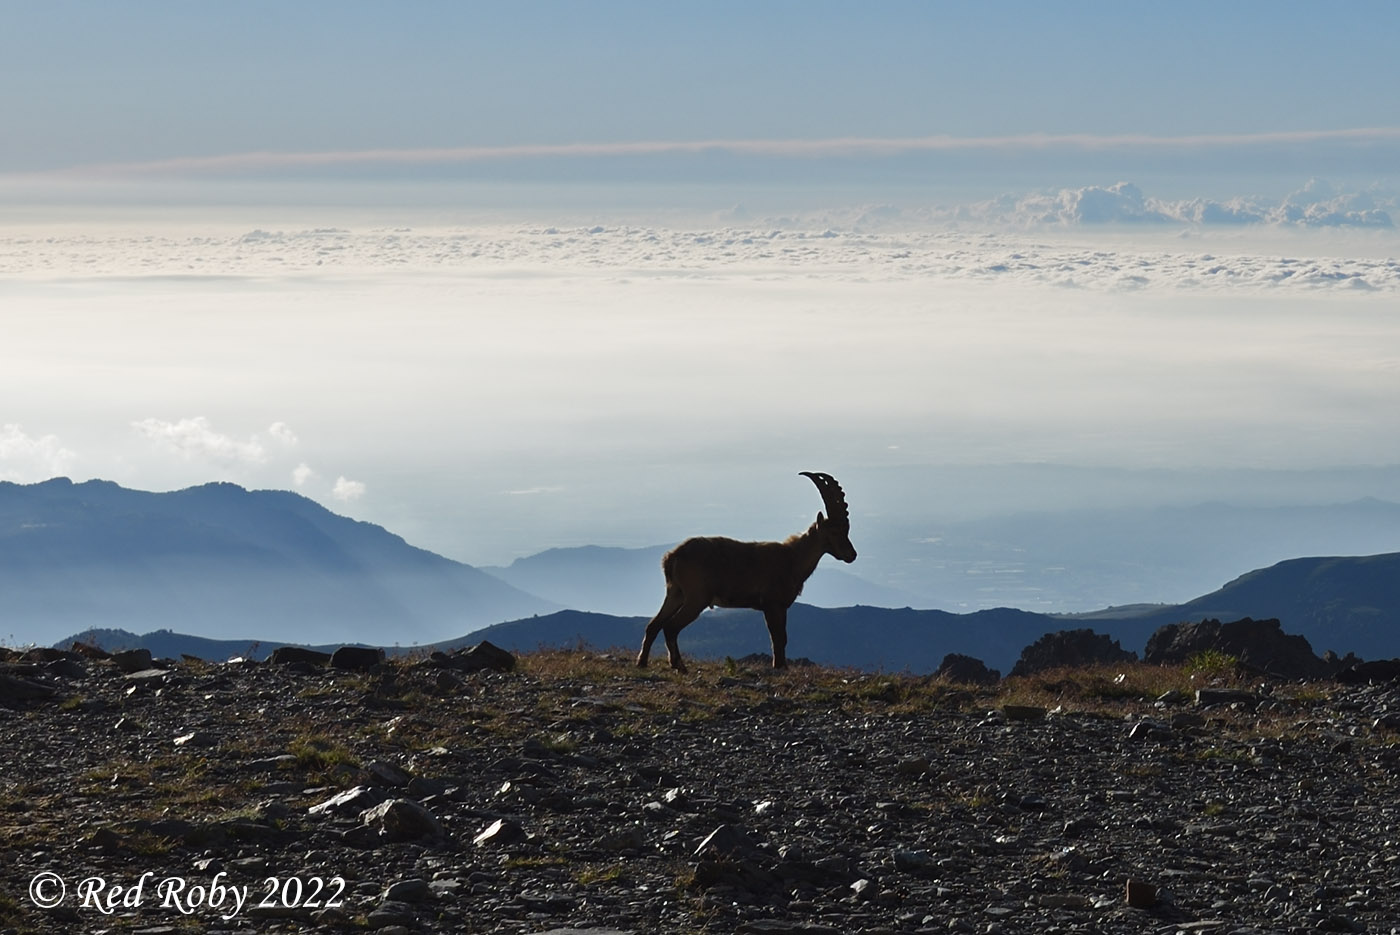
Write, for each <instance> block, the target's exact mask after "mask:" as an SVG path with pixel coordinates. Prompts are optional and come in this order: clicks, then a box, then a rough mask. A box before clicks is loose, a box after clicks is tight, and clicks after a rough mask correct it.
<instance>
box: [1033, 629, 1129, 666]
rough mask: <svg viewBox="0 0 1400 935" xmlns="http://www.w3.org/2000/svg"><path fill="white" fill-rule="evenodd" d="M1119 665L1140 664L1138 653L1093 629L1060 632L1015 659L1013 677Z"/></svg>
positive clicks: (1048, 636)
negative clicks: (1050, 671) (1082, 667)
mask: <svg viewBox="0 0 1400 935" xmlns="http://www.w3.org/2000/svg"><path fill="white" fill-rule="evenodd" d="M1120 662H1137V653H1134V652H1130V651H1128V650H1126V649H1124V648H1123V647H1122V646H1120V645H1118V641H1117V640H1115V639H1113V638H1112V637H1110V636H1108V635H1107V634H1104V633H1095V632H1094V631H1093V630H1060V631H1059V632H1057V633H1047V634H1045V635H1044V636H1042V637H1041V638H1040V639H1038V640H1036V641H1035V642H1034V643H1032V644H1031V645H1029V646H1027V647H1026V648H1025V649H1023V650H1021V658H1020V659H1018V660H1016V665H1015V666H1013V667H1012V669H1011V674H1012V675H1013V676H1017V675H1034V674H1035V673H1037V672H1043V671H1045V670H1046V669H1062V668H1075V667H1078V666H1087V665H1099V664H1107V665H1112V664H1115V663H1120Z"/></svg>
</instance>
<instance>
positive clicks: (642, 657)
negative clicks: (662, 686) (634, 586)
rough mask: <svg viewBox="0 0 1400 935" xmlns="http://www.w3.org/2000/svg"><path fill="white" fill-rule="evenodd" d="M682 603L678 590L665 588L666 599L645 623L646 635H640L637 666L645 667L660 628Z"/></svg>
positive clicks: (659, 633)
mask: <svg viewBox="0 0 1400 935" xmlns="http://www.w3.org/2000/svg"><path fill="white" fill-rule="evenodd" d="M683 603H684V599H683V598H682V596H681V592H680V591H678V590H675V589H674V588H667V589H666V599H665V600H664V601H662V602H661V609H660V610H658V611H657V612H656V616H655V617H652V618H651V622H650V623H648V624H647V632H646V636H644V637H642V651H641V652H639V653H637V668H639V669H645V668H646V665H647V659H649V658H650V657H651V644H652V643H655V642H656V638H657V637H658V636H660V635H661V628H662V627H663V626H665V625H666V621H667V620H669V619H670V618H671V617H674V616H675V614H676V611H678V610H680V609H681V604H683Z"/></svg>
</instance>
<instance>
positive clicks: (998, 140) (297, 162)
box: [0, 127, 1400, 179]
mask: <svg viewBox="0 0 1400 935" xmlns="http://www.w3.org/2000/svg"><path fill="white" fill-rule="evenodd" d="M1396 141H1400V127H1359V128H1353V129H1343V130H1281V131H1268V132H1262V133H1198V134H1187V135H1182V136H1161V135H1154V134H1141V133H1137V134H1089V133H1067V134H1053V133H1028V134H1016V135H1011V136H977V137H956V136H948V135H932V136H917V137H825V138H817V139H708V140H635V141H621V142H611V143H603V142H573V143H521V144H500V145H467V146H448V147H414V148H405V149H394V148H382V147H381V148H371V149H357V150H321V151H308V152H295V151H292V152H276V151H271V150H255V151H249V152H242V153H224V154H219V155H210V156H176V157H171V158H166V159H154V160H142V161H137V162H116V163H95V164H87V165H79V166H70V167H66V168H61V169H43V170H37V171H27V172H23V171H22V172H5V173H0V179H4V178H10V179H26V178H27V179H34V178H48V179H65V178H68V179H72V178H82V177H124V176H125V177H131V176H144V175H152V174H159V173H180V174H192V175H217V174H220V173H224V172H233V173H245V172H258V171H266V170H277V169H298V168H316V167H332V166H347V165H357V164H358V165H367V164H384V165H407V166H412V165H444V164H452V163H480V162H499V161H509V160H534V159H549V158H583V159H606V158H614V157H626V156H669V155H694V154H697V153H706V152H728V153H731V154H734V155H739V156H752V157H758V158H784V157H786V158H799V159H823V158H851V157H859V156H875V157H879V156H896V155H901V154H907V153H957V152H970V151H976V150H1002V151H1015V150H1022V151H1026V152H1040V151H1046V150H1054V149H1059V150H1069V151H1075V150H1077V151H1082V152H1104V151H1112V150H1129V149H1155V150H1162V149H1175V150H1184V149H1205V150H1212V149H1230V148H1242V147H1255V146H1270V145H1306V144H1317V143H1358V144H1367V143H1387V142H1396Z"/></svg>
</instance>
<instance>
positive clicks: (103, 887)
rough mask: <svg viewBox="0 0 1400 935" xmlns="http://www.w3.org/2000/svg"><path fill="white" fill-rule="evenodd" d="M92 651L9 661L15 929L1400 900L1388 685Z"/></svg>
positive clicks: (811, 924) (932, 915)
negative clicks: (217, 658)
mask: <svg viewBox="0 0 1400 935" xmlns="http://www.w3.org/2000/svg"><path fill="white" fill-rule="evenodd" d="M104 656H105V654H101V653H97V652H90V653H87V654H82V653H62V652H58V651H55V650H34V651H31V652H30V653H28V654H25V655H24V656H20V655H18V654H15V653H9V654H8V660H7V661H5V662H4V663H3V665H0V705H3V707H0V738H3V743H4V747H5V750H6V756H5V759H4V765H3V767H0V769H2V770H3V773H0V846H2V847H3V852H2V853H3V863H2V864H0V879H2V880H3V882H0V931H3V932H5V933H31V932H33V933H71V932H79V931H82V932H145V933H151V935H154V933H182V932H194V931H207V932H216V933H217V932H253V931H257V932H370V931H372V932H381V933H388V935H402V933H429V932H431V933H438V932H442V933H446V932H501V933H544V932H555V931H559V930H566V931H569V932H573V933H580V932H583V933H588V932H592V933H593V935H599V933H600V932H601V931H621V932H636V933H643V932H646V933H651V932H657V933H663V932H664V933H683V932H715V933H720V932H723V933H730V932H744V933H828V932H829V933H858V932H867V933H874V932H894V933H912V932H987V933H997V932H1005V933H1012V932H1036V933H1053V932H1065V933H1069V932H1077V933H1118V932H1146V933H1163V935H1166V933H1175V932H1183V933H1187V932H1207V933H1216V932H1218V933H1230V932H1237V933H1243V932H1318V931H1340V932H1392V931H1400V889H1397V887H1396V886H1395V881H1396V879H1397V873H1400V848H1397V846H1396V841H1397V838H1396V836H1397V834H1400V831H1398V830H1397V828H1396V825H1397V819H1398V818H1400V804H1398V803H1400V745H1398V744H1397V741H1400V733H1397V731H1400V689H1397V688H1396V687H1395V686H1393V685H1391V684H1375V685H1372V684H1361V685H1341V684H1336V683H1333V682H1325V681H1317V682H1308V683H1303V682H1292V683H1288V682H1278V681H1269V680H1265V679H1261V678H1260V677H1258V676H1257V675H1248V674H1246V673H1245V670H1242V669H1240V668H1238V667H1237V666H1236V665H1235V662H1234V660H1232V659H1231V658H1229V657H1228V656H1225V655H1223V654H1218V653H1217V654H1214V655H1207V656H1202V657H1199V658H1196V659H1194V660H1192V661H1190V662H1187V663H1184V664H1181V665H1177V666H1149V665H1144V664H1141V663H1136V662H1132V661H1125V662H1123V663H1122V664H1121V665H1118V666H1112V665H1102V664H1101V665H1097V666H1090V667H1083V668H1076V669H1054V670H1046V671H1042V672H1038V673H1036V674H1035V675H1031V676H1024V677H1017V678H1010V679H1007V680H1004V681H1001V682H999V683H996V684H993V685H988V686H983V687H975V686H971V685H966V684H960V683H956V682H952V681H949V680H947V679H945V678H937V677H931V678H920V677H905V676H890V675H871V674H862V673H856V672H848V671H839V670H831V669H823V668H818V667H802V666H797V667H794V668H793V669H791V670H788V671H785V672H780V673H772V672H771V671H768V670H766V669H764V668H762V667H761V666H759V665H757V664H751V663H750V662H749V661H747V660H744V661H740V662H737V663H736V662H730V663H727V664H717V663H709V664H705V663H699V664H696V665H695V666H694V668H693V669H692V672H691V673H690V674H689V675H686V676H677V675H674V674H672V673H670V672H667V671H663V670H661V669H658V668H653V669H652V670H649V671H645V672H639V671H637V670H636V669H634V668H632V667H631V665H630V664H629V660H628V659H627V658H625V657H624V656H623V655H622V654H620V653H619V654H613V655H606V654H598V653H585V652H575V653H537V654H532V655H528V656H525V657H522V658H520V659H519V660H516V659H514V658H512V657H510V656H509V655H507V654H501V653H492V652H490V651H489V650H487V649H486V648H482V649H479V650H477V651H474V652H463V653H457V654H453V655H437V656H435V657H432V658H422V659H418V660H407V661H402V662H395V663H391V664H387V665H386V664H382V663H377V661H376V659H375V658H374V657H372V656H371V657H369V658H365V659H361V660H355V659H353V658H350V659H346V660H342V664H345V665H350V666H361V665H362V666H364V667H365V668H364V669H363V670H357V669H355V668H348V669H340V668H334V667H331V666H329V665H326V664H325V663H326V662H327V660H325V659H324V658H323V657H318V656H315V655H314V654H309V655H306V656H298V655H297V654H295V653H291V654H284V657H283V658H282V659H281V661H278V662H267V663H241V662H234V663H227V664H210V663H202V662H182V663H168V662H162V661H159V660H154V661H153V660H150V659H149V656H145V657H143V656H142V655H141V654H140V653H139V652H138V653H136V654H124V655H119V656H117V657H106V658H104ZM240 894H242V899H241V900H240V898H239V897H240ZM39 903H44V904H48V903H56V905H54V906H52V907H51V908H44V907H41V906H40V905H39Z"/></svg>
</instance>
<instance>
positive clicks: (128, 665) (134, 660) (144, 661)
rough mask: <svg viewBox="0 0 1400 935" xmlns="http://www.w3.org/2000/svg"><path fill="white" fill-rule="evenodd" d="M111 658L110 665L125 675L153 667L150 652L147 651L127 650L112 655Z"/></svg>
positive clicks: (153, 662)
mask: <svg viewBox="0 0 1400 935" xmlns="http://www.w3.org/2000/svg"><path fill="white" fill-rule="evenodd" d="M111 658H112V665H114V666H116V667H117V669H118V671H121V672H125V673H127V674H131V673H133V672H140V671H142V670H143V669H150V668H153V667H154V665H155V661H154V660H153V659H152V658H151V651H150V650H149V649H127V650H123V651H122V652H119V653H113V654H112V657H111Z"/></svg>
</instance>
